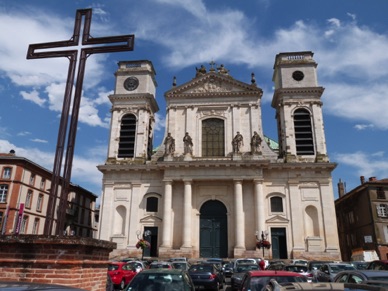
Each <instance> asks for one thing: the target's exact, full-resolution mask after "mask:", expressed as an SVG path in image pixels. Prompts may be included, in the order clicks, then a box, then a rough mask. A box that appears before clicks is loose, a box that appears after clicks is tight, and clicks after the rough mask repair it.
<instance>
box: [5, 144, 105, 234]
mask: <svg viewBox="0 0 388 291" xmlns="http://www.w3.org/2000/svg"><path fill="white" fill-rule="evenodd" d="M51 176H52V173H51V171H49V170H47V169H45V168H43V167H41V166H40V165H38V164H36V163H34V162H32V161H30V160H28V159H26V158H24V157H20V156H17V155H16V154H15V152H14V151H13V150H11V151H10V153H8V154H5V153H0V231H1V234H15V235H18V234H43V230H44V224H45V219H46V212H47V204H48V200H49V194H50V186H51ZM96 199H97V196H96V195H95V194H93V193H91V192H89V191H88V190H86V189H84V188H82V187H80V186H78V185H74V184H70V188H69V194H68V208H67V209H66V222H65V229H64V230H63V231H64V232H66V234H67V235H75V236H81V237H90V238H94V237H96V231H97V222H96V215H95V214H96V211H95V204H96ZM58 204H59V200H58V201H57V203H56V205H58ZM54 215H55V218H54V219H55V220H56V215H57V213H55V214H54ZM97 217H98V216H97ZM54 223H55V222H54ZM54 229H55V228H54Z"/></svg>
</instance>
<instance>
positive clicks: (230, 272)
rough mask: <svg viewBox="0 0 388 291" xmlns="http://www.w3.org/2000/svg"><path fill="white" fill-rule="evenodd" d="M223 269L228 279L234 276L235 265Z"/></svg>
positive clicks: (227, 265)
mask: <svg viewBox="0 0 388 291" xmlns="http://www.w3.org/2000/svg"><path fill="white" fill-rule="evenodd" d="M222 269H223V271H224V276H225V277H226V278H230V277H232V275H233V263H227V264H225V265H223V266H222Z"/></svg>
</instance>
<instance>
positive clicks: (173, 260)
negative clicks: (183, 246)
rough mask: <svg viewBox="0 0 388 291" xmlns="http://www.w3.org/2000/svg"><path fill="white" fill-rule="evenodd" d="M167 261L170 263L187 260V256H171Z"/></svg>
mask: <svg viewBox="0 0 388 291" xmlns="http://www.w3.org/2000/svg"><path fill="white" fill-rule="evenodd" d="M168 261H169V262H171V263H173V262H187V258H186V257H177V258H171V259H169V260H168Z"/></svg>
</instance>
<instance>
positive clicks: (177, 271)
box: [139, 269, 184, 274]
mask: <svg viewBox="0 0 388 291" xmlns="http://www.w3.org/2000/svg"><path fill="white" fill-rule="evenodd" d="M182 272H184V271H183V270H182V269H146V270H143V271H141V272H140V273H139V274H147V273H151V274H181V273H182Z"/></svg>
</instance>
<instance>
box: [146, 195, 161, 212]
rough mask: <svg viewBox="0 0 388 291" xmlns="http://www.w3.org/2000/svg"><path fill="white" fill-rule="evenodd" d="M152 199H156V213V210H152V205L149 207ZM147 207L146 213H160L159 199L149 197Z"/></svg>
mask: <svg viewBox="0 0 388 291" xmlns="http://www.w3.org/2000/svg"><path fill="white" fill-rule="evenodd" d="M150 199H156V211H154V208H152V207H151V206H152V205H149V201H150V203H151V200H150ZM145 202H146V205H145V211H146V212H151V213H156V212H158V211H159V197H156V196H148V197H146V201H145Z"/></svg>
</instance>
